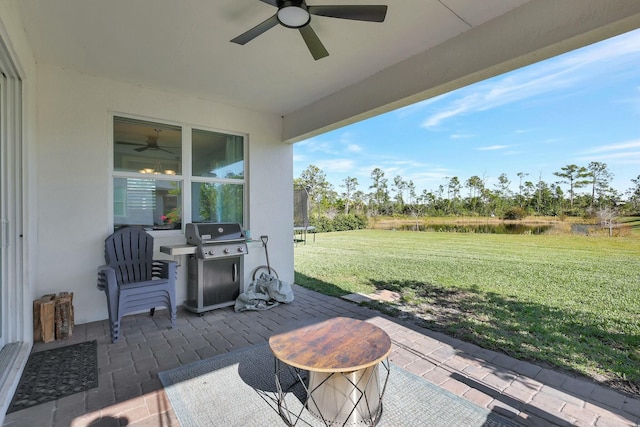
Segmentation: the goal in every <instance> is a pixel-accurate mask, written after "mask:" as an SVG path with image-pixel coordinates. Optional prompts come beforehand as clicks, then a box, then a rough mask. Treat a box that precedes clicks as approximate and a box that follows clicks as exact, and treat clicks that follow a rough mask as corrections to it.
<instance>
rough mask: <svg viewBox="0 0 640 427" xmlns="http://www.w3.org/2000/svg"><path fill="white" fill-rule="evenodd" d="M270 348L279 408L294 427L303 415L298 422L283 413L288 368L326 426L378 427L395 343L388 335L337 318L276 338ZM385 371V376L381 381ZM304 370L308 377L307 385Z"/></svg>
mask: <svg viewBox="0 0 640 427" xmlns="http://www.w3.org/2000/svg"><path fill="white" fill-rule="evenodd" d="M269 346H270V347H271V351H272V352H273V354H274V356H275V358H276V386H277V388H278V395H279V396H278V409H279V411H280V415H282V416H283V419H284V420H285V421H286V422H287V423H288V424H289V425H295V424H296V422H297V421H298V420H299V419H300V414H298V416H297V417H295V420H294V419H292V418H291V417H290V416H289V414H285V413H284V412H286V408H285V407H284V406H285V405H284V399H285V396H284V395H285V393H284V391H283V388H282V385H281V382H280V380H281V375H280V374H281V372H282V369H287V368H289V369H290V368H293V369H295V370H296V372H297V374H296V376H297V378H298V381H299V382H300V383H302V385H303V386H304V387H305V390H306V394H307V398H306V402H305V406H306V408H307V409H308V410H309V412H311V413H312V414H313V415H314V416H316V417H317V418H319V419H321V420H322V421H323V422H324V424H325V425H327V426H334V425H342V426H346V425H369V426H373V425H376V423H377V422H378V420H379V419H380V416H381V415H382V397H383V395H384V390H385V388H386V384H387V380H388V379H389V372H390V370H389V359H388V356H389V352H390V351H391V339H390V338H389V335H387V333H386V332H385V331H383V330H382V329H380V328H379V327H377V326H375V325H372V324H370V323H367V322H364V321H361V320H355V319H350V318H347V317H336V318H333V319H329V320H326V321H323V322H320V323H316V324H313V325H309V326H305V327H301V328H299V329H294V330H292V331H290V332H285V333H282V334H277V335H274V336H272V337H271V338H270V339H269ZM282 364H284V365H285V366H282ZM380 366H382V367H383V368H384V370H385V371H386V372H385V375H384V378H383V379H382V380H381V378H380V374H379V367H380ZM300 371H308V372H309V375H308V379H307V380H306V381H305V380H304V379H303V378H302V376H301V375H300ZM285 415H286V416H285Z"/></svg>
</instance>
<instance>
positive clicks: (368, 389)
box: [275, 357, 391, 427]
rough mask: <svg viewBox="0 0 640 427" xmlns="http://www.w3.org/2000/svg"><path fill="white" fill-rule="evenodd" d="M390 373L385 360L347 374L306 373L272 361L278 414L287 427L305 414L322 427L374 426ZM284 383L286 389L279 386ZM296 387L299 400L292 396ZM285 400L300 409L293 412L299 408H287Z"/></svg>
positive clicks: (293, 424) (378, 416) (276, 359)
mask: <svg viewBox="0 0 640 427" xmlns="http://www.w3.org/2000/svg"><path fill="white" fill-rule="evenodd" d="M381 370H382V373H381V372H380V371H381ZM390 373H391V369H390V364H389V358H388V357H387V358H386V359H384V360H382V361H381V362H380V363H378V364H376V365H374V366H371V367H368V368H365V369H361V370H357V371H351V372H315V371H306V370H303V369H299V368H295V367H292V366H289V365H287V364H286V363H284V362H282V361H281V360H279V359H278V358H275V382H276V389H277V404H278V412H279V414H280V417H282V419H283V420H284V421H285V422H286V423H287V425H288V426H295V425H296V424H297V423H298V422H299V421H301V419H302V417H303V415H304V413H305V412H308V413H310V414H312V415H313V416H314V417H315V418H317V419H318V420H320V421H321V422H322V423H323V424H324V425H325V426H326V427H338V426H341V427H345V426H375V425H376V424H377V423H378V421H379V420H380V417H381V416H382V398H383V396H384V392H385V390H386V387H387V382H388V380H389V374H390ZM381 374H382V375H381ZM284 379H288V383H289V384H288V385H287V386H283V384H282V382H283V380H284ZM291 379H293V381H292V380H291ZM297 386H302V388H303V389H304V393H303V394H302V395H301V396H295V393H293V392H292V390H293V389H294V388H296V387H297ZM287 397H288V398H289V399H300V400H301V401H302V403H303V405H302V407H301V408H300V409H294V406H297V407H298V408H299V405H291V404H288V403H287ZM302 422H303V423H305V424H308V423H307V422H306V421H304V420H302Z"/></svg>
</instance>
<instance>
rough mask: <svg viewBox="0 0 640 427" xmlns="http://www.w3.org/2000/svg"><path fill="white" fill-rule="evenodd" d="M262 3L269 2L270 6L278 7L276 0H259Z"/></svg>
mask: <svg viewBox="0 0 640 427" xmlns="http://www.w3.org/2000/svg"><path fill="white" fill-rule="evenodd" d="M260 1H261V2H262V3H266V4H270V5H271V6H274V7H278V0H260Z"/></svg>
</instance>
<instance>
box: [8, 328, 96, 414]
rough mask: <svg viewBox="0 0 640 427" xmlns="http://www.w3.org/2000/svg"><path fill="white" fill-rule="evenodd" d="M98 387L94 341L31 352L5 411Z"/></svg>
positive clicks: (9, 411) (24, 407)
mask: <svg viewBox="0 0 640 427" xmlns="http://www.w3.org/2000/svg"><path fill="white" fill-rule="evenodd" d="M94 387H98V343H97V342H96V341H95V340H94V341H86V342H82V343H79V344H73V345H69V346H66V347H59V348H53V349H51V350H45V351H40V352H37V353H31V355H30V356H29V360H27V365H26V366H25V368H24V372H23V373H22V377H21V378H20V383H19V384H18V388H17V389H16V392H15V394H14V395H13V400H12V401H11V405H9V409H8V410H7V414H9V413H11V412H15V411H19V410H21V409H26V408H30V407H32V406H35V405H39V404H41V403H45V402H49V401H51V400H56V399H59V398H61V397H65V396H69V395H71V394H74V393H78V392H81V391H85V390H89V389H92V388H94Z"/></svg>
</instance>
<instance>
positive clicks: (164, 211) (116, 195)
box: [113, 117, 245, 230]
mask: <svg viewBox="0 0 640 427" xmlns="http://www.w3.org/2000/svg"><path fill="white" fill-rule="evenodd" d="M113 138H114V144H113V218H114V228H115V229H118V228H120V227H124V226H140V227H143V228H145V229H147V230H172V229H181V228H182V222H183V220H184V221H186V222H239V223H241V224H243V221H244V206H245V203H244V194H245V192H244V183H245V181H244V179H245V171H244V165H245V162H244V150H245V148H244V141H245V138H244V137H243V136H241V135H233V134H228V133H222V132H216V131H210V130H204V129H196V128H192V127H190V126H187V125H182V126H179V125H172V124H166V123H156V122H151V121H145V120H138V119H132V118H126V117H114V118H113ZM184 189H190V192H184V191H183V190H184Z"/></svg>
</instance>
